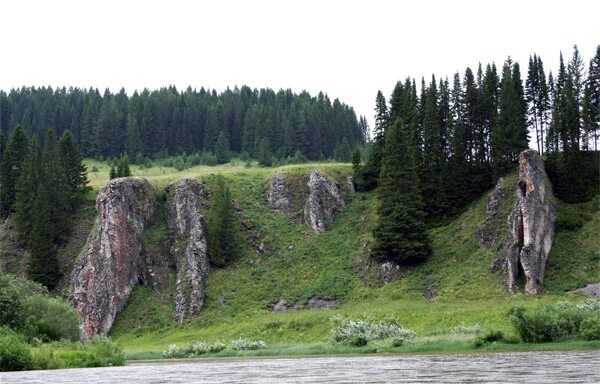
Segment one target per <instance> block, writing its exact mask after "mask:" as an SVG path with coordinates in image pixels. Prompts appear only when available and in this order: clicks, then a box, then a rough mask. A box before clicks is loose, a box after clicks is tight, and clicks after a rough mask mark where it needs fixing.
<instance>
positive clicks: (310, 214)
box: [304, 171, 344, 233]
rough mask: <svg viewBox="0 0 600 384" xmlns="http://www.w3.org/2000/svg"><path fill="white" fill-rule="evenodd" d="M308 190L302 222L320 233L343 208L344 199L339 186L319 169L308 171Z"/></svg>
mask: <svg viewBox="0 0 600 384" xmlns="http://www.w3.org/2000/svg"><path fill="white" fill-rule="evenodd" d="M308 190H309V195H308V199H306V203H305V204H304V223H305V224H307V225H308V226H310V227H311V228H312V229H313V230H314V231H315V232H316V233H321V232H323V231H325V226H326V225H327V224H330V223H332V222H333V219H334V218H335V216H336V215H337V214H338V212H339V211H341V210H342V209H343V208H344V199H343V198H342V196H341V194H340V188H339V186H338V185H337V184H336V183H335V182H332V181H330V180H329V179H328V178H327V176H325V175H324V174H322V173H321V172H319V171H311V172H310V176H309V179H308Z"/></svg>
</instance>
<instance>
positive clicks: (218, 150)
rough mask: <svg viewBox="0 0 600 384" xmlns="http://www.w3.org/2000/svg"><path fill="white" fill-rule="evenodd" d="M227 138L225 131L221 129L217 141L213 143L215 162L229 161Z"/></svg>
mask: <svg viewBox="0 0 600 384" xmlns="http://www.w3.org/2000/svg"><path fill="white" fill-rule="evenodd" d="M229 156H230V155H229V140H228V139H227V135H226V134H225V132H223V131H221V132H220V133H219V137H218V138H217V142H216V143H215V157H216V158H217V164H225V163H227V162H229Z"/></svg>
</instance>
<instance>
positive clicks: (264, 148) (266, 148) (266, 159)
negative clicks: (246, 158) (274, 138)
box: [256, 137, 273, 167]
mask: <svg viewBox="0 0 600 384" xmlns="http://www.w3.org/2000/svg"><path fill="white" fill-rule="evenodd" d="M256 158H257V159H258V163H259V164H260V165H262V166H265V167H270V166H271V165H272V164H273V160H272V159H273V155H272V154H271V148H270V144H269V140H268V139H267V138H266V137H265V138H263V139H262V140H261V141H260V142H259V143H258V147H257V148H256Z"/></svg>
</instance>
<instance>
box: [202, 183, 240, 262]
mask: <svg viewBox="0 0 600 384" xmlns="http://www.w3.org/2000/svg"><path fill="white" fill-rule="evenodd" d="M239 239H240V235H239V220H238V218H237V217H236V214H235V211H234V208H233V204H232V201H231V192H230V190H229V186H228V185H227V184H226V183H225V179H224V178H223V176H221V175H219V176H217V179H216V183H215V188H214V190H213V192H212V197H211V205H210V209H209V212H208V256H209V259H210V263H211V264H212V265H214V266H217V267H225V266H227V265H228V264H229V263H231V262H232V261H233V260H234V259H236V258H237V256H238V255H239Z"/></svg>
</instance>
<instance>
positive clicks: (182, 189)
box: [166, 179, 210, 322]
mask: <svg viewBox="0 0 600 384" xmlns="http://www.w3.org/2000/svg"><path fill="white" fill-rule="evenodd" d="M166 195H167V227H168V228H169V230H170V232H171V236H172V240H173V246H172V248H171V253H172V254H173V255H174V256H175V259H176V263H177V287H176V293H175V314H174V318H175V319H176V320H177V321H179V322H181V321H183V319H184V318H185V317H186V316H192V317H193V316H196V315H197V314H198V312H199V311H200V309H201V308H202V305H203V303H204V287H205V285H206V279H207V277H208V271H209V267H210V264H209V259H208V255H207V226H206V220H205V219H204V216H203V215H202V214H201V213H200V212H201V207H202V206H203V208H207V206H206V204H207V201H208V198H209V193H208V191H207V189H206V188H205V187H204V185H202V184H200V183H199V182H197V181H196V180H193V179H183V180H180V181H178V182H176V183H175V184H171V185H170V186H168V187H167V188H166Z"/></svg>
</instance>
